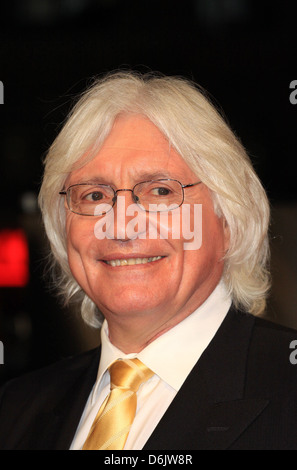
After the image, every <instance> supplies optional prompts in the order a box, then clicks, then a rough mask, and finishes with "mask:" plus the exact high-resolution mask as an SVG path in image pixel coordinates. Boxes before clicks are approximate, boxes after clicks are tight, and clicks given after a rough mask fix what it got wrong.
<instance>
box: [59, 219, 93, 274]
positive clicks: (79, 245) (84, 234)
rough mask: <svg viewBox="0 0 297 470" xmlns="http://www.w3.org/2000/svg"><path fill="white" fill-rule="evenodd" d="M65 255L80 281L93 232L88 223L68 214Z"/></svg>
mask: <svg viewBox="0 0 297 470" xmlns="http://www.w3.org/2000/svg"><path fill="white" fill-rule="evenodd" d="M66 235H67V255H68V262H69V266H70V269H71V271H72V274H73V275H74V277H75V278H76V279H77V281H78V282H80V278H83V277H85V270H84V260H85V259H86V257H85V255H86V253H87V250H88V247H89V245H90V242H91V240H92V238H93V237H94V234H93V232H92V230H90V227H89V223H87V221H85V220H84V221H82V220H80V219H79V218H75V217H72V215H69V216H68V217H67V220H66Z"/></svg>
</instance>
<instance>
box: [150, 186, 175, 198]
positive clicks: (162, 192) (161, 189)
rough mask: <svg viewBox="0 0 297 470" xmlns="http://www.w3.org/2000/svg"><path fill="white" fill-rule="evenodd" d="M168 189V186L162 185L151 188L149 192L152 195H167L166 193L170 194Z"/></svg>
mask: <svg viewBox="0 0 297 470" xmlns="http://www.w3.org/2000/svg"><path fill="white" fill-rule="evenodd" d="M170 192H171V191H170V189H169V188H164V187H162V186H160V187H158V188H153V189H152V190H151V193H152V194H153V195H154V196H168V194H170Z"/></svg>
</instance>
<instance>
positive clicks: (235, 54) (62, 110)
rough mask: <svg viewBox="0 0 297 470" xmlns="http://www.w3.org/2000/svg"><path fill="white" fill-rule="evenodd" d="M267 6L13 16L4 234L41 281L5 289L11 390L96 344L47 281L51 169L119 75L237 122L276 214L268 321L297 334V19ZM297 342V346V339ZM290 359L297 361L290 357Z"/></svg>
mask: <svg viewBox="0 0 297 470" xmlns="http://www.w3.org/2000/svg"><path fill="white" fill-rule="evenodd" d="M293 5H294V2H288V1H287V2H286V1H283V2H281V3H279V2H278V3H275V2H266V1H261V0H258V1H256V0H180V1H173V0H149V1H145V0H138V1H136V0H73V1H71V0H60V1H58V0H11V1H9V2H7V1H6V2H5V1H3V2H1V15H0V80H1V81H2V82H3V84H4V104H3V105H0V119H1V127H0V176H1V179H0V196H1V197H0V201H1V215H0V229H4V228H11V229H13V228H22V229H23V230H24V231H25V233H26V235H27V238H28V242H29V249H30V280H29V283H28V285H27V286H26V287H23V288H13V287H11V288H0V340H1V341H2V343H3V345H4V365H0V381H2V382H3V381H5V380H7V379H8V378H10V377H13V376H16V375H18V374H20V373H23V372H26V371H28V370H31V369H35V368H37V367H41V366H43V365H45V364H48V363H50V362H53V361H55V360H57V359H59V358H61V357H63V356H66V355H68V354H74V353H76V352H79V351H81V350H83V349H87V348H89V347H92V346H94V345H96V344H97V342H98V333H95V332H94V331H92V330H91V329H90V328H88V327H86V326H85V325H84V324H83V323H82V321H81V320H80V318H79V314H78V313H77V312H76V311H73V310H72V309H70V308H69V309H62V308H61V306H60V305H59V303H58V301H57V299H56V298H55V296H54V295H53V293H52V292H50V290H49V288H48V283H47V280H46V278H45V277H44V265H45V263H44V260H45V257H46V241H45V237H44V234H43V231H42V225H41V221H40V214H39V212H38V209H37V206H36V196H37V194H38V190H39V186H40V181H41V175H42V157H43V156H44V153H45V152H46V150H47V148H48V147H49V145H50V144H51V142H52V141H53V139H54V137H55V136H56V134H57V132H58V130H59V129H60V125H61V122H62V121H63V120H64V119H65V117H66V115H67V112H68V111H69V109H70V107H71V105H72V103H73V99H74V98H75V97H76V96H77V94H78V93H80V92H81V91H82V90H84V89H85V87H86V86H87V85H88V83H89V81H90V79H91V78H92V77H94V76H97V75H101V74H103V73H105V72H108V71H110V70H114V69H118V68H126V69H130V68H132V69H134V70H139V71H149V70H154V71H155V70H156V71H160V72H163V73H165V74H169V75H182V76H184V77H187V78H190V79H193V80H195V81H196V82H198V83H199V84H200V85H202V86H203V87H204V88H206V89H207V90H208V92H209V93H210V95H211V96H212V97H214V98H215V100H216V102H217V104H218V105H219V106H220V107H221V108H222V109H223V110H224V112H225V114H226V115H227V117H228V120H229V123H230V125H231V127H232V128H233V130H234V131H235V133H236V134H237V135H238V136H240V138H241V140H242V142H243V144H244V145H245V147H246V148H247V150H248V153H249V155H250V156H251V158H252V161H253V163H254V165H255V168H256V170H257V172H258V174H259V176H260V178H261V180H262V182H263V184H264V186H265V188H266V190H267V192H268V195H269V198H270V201H271V205H272V224H271V239H272V272H273V280H274V282H273V288H272V295H271V300H270V303H269V310H268V316H269V317H270V318H271V319H272V320H273V321H278V322H280V323H282V324H284V325H287V326H292V327H295V328H297V293H296V292H297V288H296V286H297V248H296V244H297V184H296V163H295V162H296V150H297V136H296V118H297V104H296V105H294V104H292V103H291V102H290V100H289V97H290V93H292V91H293V90H292V89H290V88H289V87H290V83H291V82H292V81H293V80H297V65H296V62H297V54H296V53H297V39H296V25H297V16H296V14H295V9H294V7H293ZM296 339H297V332H296ZM288 354H289V353H288Z"/></svg>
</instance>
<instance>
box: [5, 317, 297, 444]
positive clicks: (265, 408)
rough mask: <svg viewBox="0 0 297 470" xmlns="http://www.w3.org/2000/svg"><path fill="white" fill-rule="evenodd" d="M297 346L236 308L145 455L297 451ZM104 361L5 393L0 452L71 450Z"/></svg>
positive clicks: (77, 362) (45, 373)
mask: <svg viewBox="0 0 297 470" xmlns="http://www.w3.org/2000/svg"><path fill="white" fill-rule="evenodd" d="M296 339H297V331H296V332H295V331H294V330H290V329H287V328H283V327H280V326H277V325H275V324H273V323H270V322H267V321H265V320H262V319H259V318H254V317H253V316H251V315H246V314H243V313H240V312H237V311H235V310H234V309H231V310H230V311H229V313H228V315H227V317H226V318H225V320H224V322H223V323H222V325H221V327H220V328H219V330H218V332H217V334H216V335H215V337H214V338H213V340H212V341H211V343H210V345H209V346H208V347H207V349H206V350H205V351H204V353H203V355H202V356H201V358H200V359H199V360H198V362H197V364H196V365H195V367H194V368H193V370H192V371H191V373H190V374H189V376H188V378H187V379H186V381H185V382H184V384H183V386H182V388H181V389H180V391H179V392H178V394H177V395H176V397H175V399H174V400H173V402H172V404H171V405H170V407H169V408H168V410H167V412H166V413H165V415H164V416H163V418H162V419H161V421H160V423H159V424H158V426H157V427H156V429H155V431H154V432H153V433H152V435H151V437H150V438H149V440H148V441H147V443H146V445H145V447H144V449H147V450H193V449H204V450H207V449H217V450H219V449H245V450H247V449H262V450H265V449H297V365H293V364H292V363H291V362H290V354H291V352H292V350H291V349H290V343H291V341H293V340H296ZM176 354H178V344H177V345H176ZM99 359H100V349H96V350H93V351H89V352H87V353H84V354H82V355H80V356H78V357H74V358H69V359H65V360H63V361H60V362H58V363H57V364H55V365H53V366H50V367H47V368H45V369H43V370H41V371H38V372H34V373H31V374H28V375H26V376H24V377H22V378H18V379H15V380H13V381H11V382H9V383H8V384H7V385H6V386H4V388H3V389H2V391H1V396H0V449H1V450H3V449H13V450H18V449H25V450H47V449H49V450H58V449H69V447H70V444H71V442H72V439H73V437H74V434H75V431H76V428H77V426H78V423H79V420H80V417H81V414H82V412H83V409H84V406H85V403H86V401H87V398H88V396H89V393H90V391H91V388H92V386H93V384H94V382H95V380H96V374H97V368H98V363H99Z"/></svg>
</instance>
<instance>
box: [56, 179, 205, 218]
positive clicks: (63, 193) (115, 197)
mask: <svg viewBox="0 0 297 470" xmlns="http://www.w3.org/2000/svg"><path fill="white" fill-rule="evenodd" d="M157 181H175V182H176V183H178V184H179V185H180V187H181V189H182V194H183V198H182V202H181V203H180V204H179V205H178V206H176V207H175V208H174V210H175V209H177V208H178V207H180V206H181V205H182V204H183V203H184V200H185V192H184V189H185V188H190V187H192V186H196V185H197V184H200V183H202V181H197V182H196V183H190V184H182V183H181V182H180V181H178V180H176V179H173V178H159V179H157V180H147V181H140V183H136V184H135V185H134V186H133V188H132V189H126V188H123V189H114V188H113V187H112V186H110V185H109V184H101V183H75V184H71V185H70V186H68V188H67V189H65V190H62V191H59V194H60V195H61V196H66V201H67V206H68V209H69V210H70V211H71V212H72V213H73V214H77V215H82V216H85V217H101V216H103V215H105V214H107V213H108V212H109V211H110V210H111V209H112V208H113V207H114V206H115V204H116V202H117V193H118V192H120V191H131V193H132V199H133V201H134V203H135V204H137V205H138V207H140V208H141V209H142V210H144V211H145V212H169V211H170V210H172V209H169V210H168V211H150V210H147V209H143V208H142V207H141V204H139V202H138V201H136V198H138V196H136V195H135V194H134V189H135V188H136V186H138V185H139V184H143V183H151V182H157ZM74 186H105V187H108V188H111V189H112V190H113V192H114V196H113V198H112V203H113V204H112V206H111V208H110V209H109V210H108V211H106V212H103V213H102V214H100V215H97V216H95V215H94V214H82V213H80V212H74V211H73V210H72V209H70V204H69V196H68V193H69V189H71V188H73V187H74Z"/></svg>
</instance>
